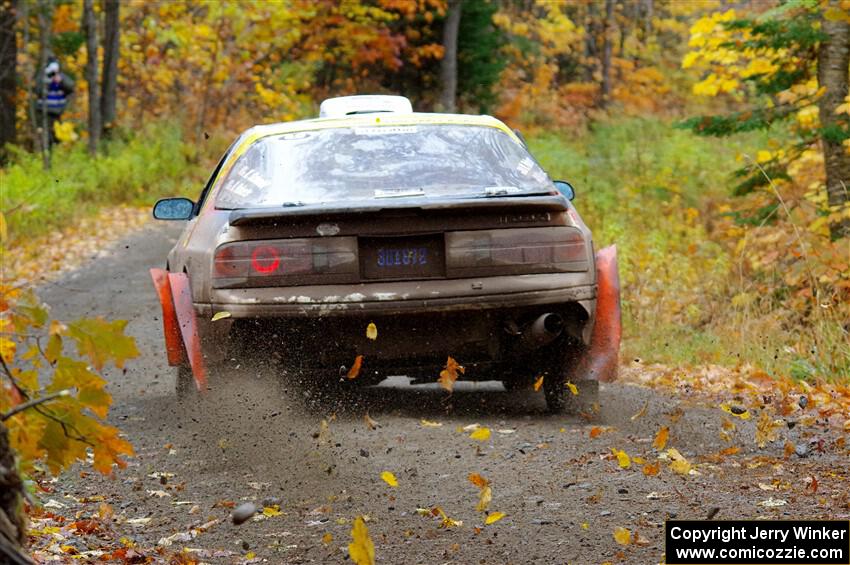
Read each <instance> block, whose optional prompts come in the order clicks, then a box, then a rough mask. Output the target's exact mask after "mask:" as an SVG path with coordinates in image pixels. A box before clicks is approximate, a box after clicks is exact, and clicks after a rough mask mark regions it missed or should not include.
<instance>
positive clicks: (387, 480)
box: [381, 471, 398, 487]
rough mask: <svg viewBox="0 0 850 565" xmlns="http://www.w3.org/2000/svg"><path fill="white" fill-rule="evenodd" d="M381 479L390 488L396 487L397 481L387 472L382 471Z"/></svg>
mask: <svg viewBox="0 0 850 565" xmlns="http://www.w3.org/2000/svg"><path fill="white" fill-rule="evenodd" d="M381 478H382V479H383V480H384V482H385V483H387V484H388V485H390V486H391V487H397V486H398V480H397V479H396V478H395V475H393V474H392V473H390V472H389V471H384V472H383V473H381Z"/></svg>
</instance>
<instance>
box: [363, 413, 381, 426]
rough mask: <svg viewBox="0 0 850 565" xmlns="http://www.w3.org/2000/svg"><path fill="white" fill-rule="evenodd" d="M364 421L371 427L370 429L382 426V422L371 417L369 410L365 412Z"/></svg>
mask: <svg viewBox="0 0 850 565" xmlns="http://www.w3.org/2000/svg"><path fill="white" fill-rule="evenodd" d="M363 421H364V422H366V425H367V426H368V427H369V429H370V430H374V429H375V428H377V427H378V426H380V424H379V423H378V422H376V421H375V420H373V419H372V418H371V417H369V413H368V412H366V413H365V414H363Z"/></svg>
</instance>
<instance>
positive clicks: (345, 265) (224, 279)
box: [213, 237, 358, 287]
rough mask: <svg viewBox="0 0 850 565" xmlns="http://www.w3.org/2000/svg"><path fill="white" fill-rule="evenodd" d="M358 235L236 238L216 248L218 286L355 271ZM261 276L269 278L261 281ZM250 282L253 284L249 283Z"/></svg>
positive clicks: (346, 273) (344, 273)
mask: <svg viewBox="0 0 850 565" xmlns="http://www.w3.org/2000/svg"><path fill="white" fill-rule="evenodd" d="M357 269H358V267H357V239H356V238H354V237H332V238H305V239H279V240H261V241H235V242H232V243H225V244H224V245H221V246H219V248H218V249H216V252H215V257H214V259H213V275H214V278H215V279H216V283H217V284H216V286H218V287H222V286H232V285H231V284H228V282H232V283H236V284H242V283H246V282H249V283H250V282H251V281H253V282H255V283H257V284H271V283H272V282H273V281H279V282H280V284H297V282H298V281H297V280H295V281H293V280H287V279H293V278H294V279H305V278H306V279H309V278H310V277H312V276H324V275H331V276H332V275H352V274H354V275H356V274H357ZM260 279H269V280H266V281H265V282H261V281H260ZM249 286H250V284H249Z"/></svg>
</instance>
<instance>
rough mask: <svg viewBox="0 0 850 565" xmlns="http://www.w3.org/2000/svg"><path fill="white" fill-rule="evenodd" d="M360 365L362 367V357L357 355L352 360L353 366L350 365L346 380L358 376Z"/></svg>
mask: <svg viewBox="0 0 850 565" xmlns="http://www.w3.org/2000/svg"><path fill="white" fill-rule="evenodd" d="M362 365H363V356H362V355H358V356H357V357H355V358H354V365H352V366H351V368H350V369H349V370H348V375H347V376H348V378H349V379H356V378H357V375H359V374H360V367H361V366H362Z"/></svg>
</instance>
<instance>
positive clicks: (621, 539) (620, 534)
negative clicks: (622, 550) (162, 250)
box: [614, 527, 632, 545]
mask: <svg viewBox="0 0 850 565" xmlns="http://www.w3.org/2000/svg"><path fill="white" fill-rule="evenodd" d="M614 541H616V542H617V543H619V544H620V545H629V544H630V543H631V542H632V533H631V532H630V531H629V530H627V529H626V528H622V527H618V528H617V529H616V530H614Z"/></svg>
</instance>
